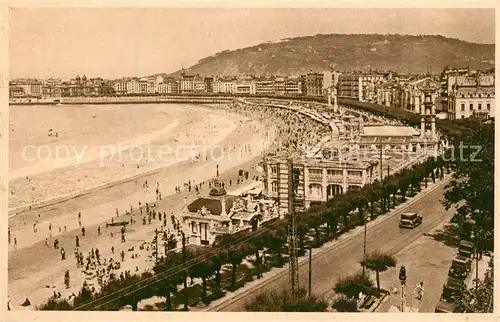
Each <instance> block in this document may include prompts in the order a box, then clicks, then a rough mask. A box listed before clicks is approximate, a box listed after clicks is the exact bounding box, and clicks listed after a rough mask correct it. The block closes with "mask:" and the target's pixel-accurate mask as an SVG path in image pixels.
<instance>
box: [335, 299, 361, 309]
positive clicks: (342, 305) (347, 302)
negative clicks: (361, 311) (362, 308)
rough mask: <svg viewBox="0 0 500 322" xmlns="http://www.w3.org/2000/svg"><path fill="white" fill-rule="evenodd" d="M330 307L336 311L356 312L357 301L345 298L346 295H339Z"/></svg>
mask: <svg viewBox="0 0 500 322" xmlns="http://www.w3.org/2000/svg"><path fill="white" fill-rule="evenodd" d="M332 308H333V309H335V310H336V311H337V312H357V311H358V301H357V300H356V299H350V298H347V297H346V296H340V297H339V298H337V299H335V301H334V302H333V305H332Z"/></svg>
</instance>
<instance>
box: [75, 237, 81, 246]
mask: <svg viewBox="0 0 500 322" xmlns="http://www.w3.org/2000/svg"><path fill="white" fill-rule="evenodd" d="M75 241H76V248H78V247H80V238H78V236H75Z"/></svg>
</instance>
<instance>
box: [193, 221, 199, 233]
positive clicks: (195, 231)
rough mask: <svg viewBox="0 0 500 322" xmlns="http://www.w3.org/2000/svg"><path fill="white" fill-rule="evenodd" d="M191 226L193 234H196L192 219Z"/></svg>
mask: <svg viewBox="0 0 500 322" xmlns="http://www.w3.org/2000/svg"><path fill="white" fill-rule="evenodd" d="M191 228H192V232H193V234H196V233H197V232H198V230H197V229H196V223H195V222H194V221H192V222H191Z"/></svg>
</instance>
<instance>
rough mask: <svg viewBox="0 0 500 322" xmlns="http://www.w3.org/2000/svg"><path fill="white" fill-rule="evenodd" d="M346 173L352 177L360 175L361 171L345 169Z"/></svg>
mask: <svg viewBox="0 0 500 322" xmlns="http://www.w3.org/2000/svg"><path fill="white" fill-rule="evenodd" d="M347 175H349V176H353V177H361V175H362V172H361V171H351V170H349V171H347Z"/></svg>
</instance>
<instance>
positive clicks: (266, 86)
mask: <svg viewBox="0 0 500 322" xmlns="http://www.w3.org/2000/svg"><path fill="white" fill-rule="evenodd" d="M255 92H256V94H260V95H273V93H274V78H268V77H260V78H257V79H256V80H255Z"/></svg>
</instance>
